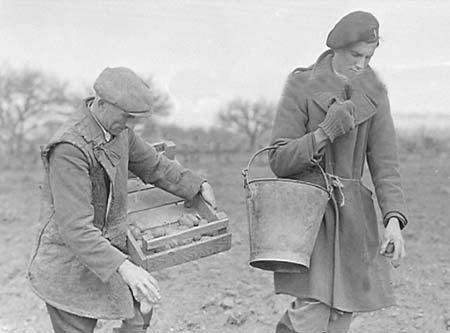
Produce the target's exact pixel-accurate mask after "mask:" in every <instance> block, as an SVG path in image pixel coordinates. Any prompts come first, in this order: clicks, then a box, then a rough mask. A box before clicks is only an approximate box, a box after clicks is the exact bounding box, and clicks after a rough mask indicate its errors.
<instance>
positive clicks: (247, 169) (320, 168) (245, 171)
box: [242, 146, 333, 196]
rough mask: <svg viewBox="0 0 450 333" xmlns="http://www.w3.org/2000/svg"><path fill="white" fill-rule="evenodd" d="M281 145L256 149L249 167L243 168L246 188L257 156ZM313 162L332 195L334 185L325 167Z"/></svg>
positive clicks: (315, 161) (314, 160)
mask: <svg viewBox="0 0 450 333" xmlns="http://www.w3.org/2000/svg"><path fill="white" fill-rule="evenodd" d="M279 147H280V146H267V147H264V148H261V149H259V150H258V151H256V152H255V153H254V154H253V156H252V157H251V158H250V160H249V162H248V164H247V167H246V168H245V169H243V170H242V176H243V177H244V187H245V188H247V187H248V183H249V176H248V175H249V170H250V166H251V164H252V163H253V161H254V160H255V158H256V157H257V156H258V155H259V154H261V153H263V152H265V151H267V150H274V149H278V148H279ZM313 163H314V165H316V166H318V167H319V170H320V172H321V173H322V176H323V178H324V180H325V185H326V190H327V192H328V194H329V195H330V196H331V193H332V192H333V188H332V186H331V185H330V182H329V181H328V176H327V174H326V173H325V171H324V170H323V168H322V167H321V166H320V163H319V161H318V160H316V159H313Z"/></svg>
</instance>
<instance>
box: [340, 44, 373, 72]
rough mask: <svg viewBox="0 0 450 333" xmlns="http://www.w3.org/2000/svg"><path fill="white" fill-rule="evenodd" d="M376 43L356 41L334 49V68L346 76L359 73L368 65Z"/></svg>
mask: <svg viewBox="0 0 450 333" xmlns="http://www.w3.org/2000/svg"><path fill="white" fill-rule="evenodd" d="M377 47H378V43H366V42H358V43H355V44H353V45H351V46H350V47H348V48H344V49H338V50H335V59H334V62H333V64H334V66H335V70H336V71H338V72H339V73H341V74H344V75H345V76H347V77H350V78H351V77H354V76H355V75H358V74H360V73H361V72H363V71H364V69H366V68H367V66H368V65H369V62H370V59H372V56H373V54H374V53H375V49H376V48H377Z"/></svg>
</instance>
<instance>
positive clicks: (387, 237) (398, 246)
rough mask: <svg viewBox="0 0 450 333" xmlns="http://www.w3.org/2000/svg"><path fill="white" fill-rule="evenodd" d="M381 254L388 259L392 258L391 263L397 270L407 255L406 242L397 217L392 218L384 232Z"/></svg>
mask: <svg viewBox="0 0 450 333" xmlns="http://www.w3.org/2000/svg"><path fill="white" fill-rule="evenodd" d="M392 246H393V249H392ZM380 253H381V254H382V255H384V256H386V257H390V258H392V259H391V263H392V266H394V267H395V268H397V267H398V266H400V261H401V260H402V259H403V258H404V257H405V255H406V251H405V241H404V240H403V236H402V232H401V229H400V221H399V220H398V218H396V217H391V218H390V219H389V221H388V224H387V226H386V229H385V230H384V236H383V242H382V244H381V248H380Z"/></svg>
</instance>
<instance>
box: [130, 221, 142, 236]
mask: <svg viewBox="0 0 450 333" xmlns="http://www.w3.org/2000/svg"><path fill="white" fill-rule="evenodd" d="M128 230H130V232H131V234H132V235H133V237H134V238H136V239H142V231H141V229H139V228H138V227H137V226H135V225H134V224H130V225H129V226H128Z"/></svg>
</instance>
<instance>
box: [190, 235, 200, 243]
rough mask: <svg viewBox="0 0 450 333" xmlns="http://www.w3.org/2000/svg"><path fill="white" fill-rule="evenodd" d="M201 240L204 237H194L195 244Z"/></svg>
mask: <svg viewBox="0 0 450 333" xmlns="http://www.w3.org/2000/svg"><path fill="white" fill-rule="evenodd" d="M200 239H202V235H195V236H194V237H192V240H193V241H194V242H198V241H199V240H200Z"/></svg>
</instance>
